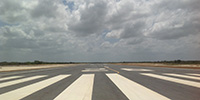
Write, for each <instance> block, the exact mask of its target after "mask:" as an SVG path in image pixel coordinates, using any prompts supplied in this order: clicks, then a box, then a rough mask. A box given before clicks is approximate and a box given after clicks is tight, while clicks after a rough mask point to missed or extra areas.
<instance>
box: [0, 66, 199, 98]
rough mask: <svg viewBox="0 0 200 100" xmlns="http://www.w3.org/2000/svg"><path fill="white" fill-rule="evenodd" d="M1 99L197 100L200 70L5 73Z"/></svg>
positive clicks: (67, 69)
mask: <svg viewBox="0 0 200 100" xmlns="http://www.w3.org/2000/svg"><path fill="white" fill-rule="evenodd" d="M0 100H200V70H199V69H178V68H162V67H139V66H123V65H109V64H87V65H77V66H72V67H61V68H50V69H40V70H31V71H17V72H5V73H0Z"/></svg>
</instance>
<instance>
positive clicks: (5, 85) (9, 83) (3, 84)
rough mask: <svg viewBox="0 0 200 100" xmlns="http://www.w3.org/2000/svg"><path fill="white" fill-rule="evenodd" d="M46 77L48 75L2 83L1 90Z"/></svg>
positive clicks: (0, 84)
mask: <svg viewBox="0 0 200 100" xmlns="http://www.w3.org/2000/svg"><path fill="white" fill-rule="evenodd" d="M46 76H47V75H38V76H33V77H27V78H23V79H18V80H13V81H8V82H4V83H0V88H2V87H7V86H11V85H15V84H19V83H23V82H27V81H30V80H34V79H38V78H42V77H46Z"/></svg>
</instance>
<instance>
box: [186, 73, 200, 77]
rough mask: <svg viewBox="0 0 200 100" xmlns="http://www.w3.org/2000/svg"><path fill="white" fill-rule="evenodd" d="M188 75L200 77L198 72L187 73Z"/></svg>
mask: <svg viewBox="0 0 200 100" xmlns="http://www.w3.org/2000/svg"><path fill="white" fill-rule="evenodd" d="M188 75H193V76H199V77H200V74H192V73H188Z"/></svg>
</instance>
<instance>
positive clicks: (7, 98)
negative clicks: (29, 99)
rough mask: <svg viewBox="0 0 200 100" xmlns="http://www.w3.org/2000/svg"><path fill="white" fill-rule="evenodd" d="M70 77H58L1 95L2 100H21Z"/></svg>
mask: <svg viewBox="0 0 200 100" xmlns="http://www.w3.org/2000/svg"><path fill="white" fill-rule="evenodd" d="M68 76H70V75H58V76H55V77H52V78H49V79H46V80H43V81H40V82H37V83H34V84H31V85H28V86H25V87H22V88H19V89H16V90H13V91H10V92H7V93H4V94H1V95H0V98H1V99H2V100H20V99H22V98H24V97H26V96H28V95H30V94H32V93H34V92H37V91H39V90H41V89H43V88H45V87H47V86H49V85H51V84H53V83H56V82H58V81H60V80H62V79H64V78H66V77H68Z"/></svg>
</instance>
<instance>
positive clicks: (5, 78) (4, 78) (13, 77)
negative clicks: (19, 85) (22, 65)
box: [0, 76, 22, 81]
mask: <svg viewBox="0 0 200 100" xmlns="http://www.w3.org/2000/svg"><path fill="white" fill-rule="evenodd" d="M20 77H22V76H10V77H3V78H0V81H5V80H10V79H15V78H20Z"/></svg>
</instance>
